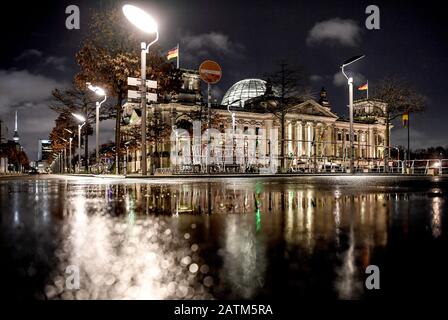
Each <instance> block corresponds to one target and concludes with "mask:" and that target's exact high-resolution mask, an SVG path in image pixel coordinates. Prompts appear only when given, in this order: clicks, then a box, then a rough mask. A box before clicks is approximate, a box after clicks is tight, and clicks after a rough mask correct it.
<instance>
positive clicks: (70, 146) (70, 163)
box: [64, 128, 73, 173]
mask: <svg viewBox="0 0 448 320" xmlns="http://www.w3.org/2000/svg"><path fill="white" fill-rule="evenodd" d="M64 130H65V131H67V132H68V133H70V139H69V144H70V145H69V152H70V158H69V161H68V163H69V166H68V173H72V140H73V138H72V136H71V135H72V134H73V132H72V131H71V130H69V129H67V128H65V129H64Z"/></svg>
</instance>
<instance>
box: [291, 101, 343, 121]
mask: <svg viewBox="0 0 448 320" xmlns="http://www.w3.org/2000/svg"><path fill="white" fill-rule="evenodd" d="M290 113H298V114H306V115H310V116H319V117H329V118H335V119H337V118H338V116H337V115H335V114H334V113H333V112H331V111H329V110H328V109H327V108H325V107H323V106H321V105H320V104H319V103H317V102H316V101H314V100H307V101H305V102H302V103H299V104H297V105H296V106H293V107H292V108H291V109H290Z"/></svg>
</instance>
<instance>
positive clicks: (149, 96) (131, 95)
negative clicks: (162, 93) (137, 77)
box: [128, 90, 157, 102]
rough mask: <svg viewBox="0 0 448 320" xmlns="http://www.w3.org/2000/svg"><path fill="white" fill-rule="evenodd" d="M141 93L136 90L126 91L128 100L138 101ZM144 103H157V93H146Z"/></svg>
mask: <svg viewBox="0 0 448 320" xmlns="http://www.w3.org/2000/svg"><path fill="white" fill-rule="evenodd" d="M141 96H142V93H141V92H140V91H136V90H128V99H140V98H141ZM146 101H150V102H157V93H152V92H146Z"/></svg>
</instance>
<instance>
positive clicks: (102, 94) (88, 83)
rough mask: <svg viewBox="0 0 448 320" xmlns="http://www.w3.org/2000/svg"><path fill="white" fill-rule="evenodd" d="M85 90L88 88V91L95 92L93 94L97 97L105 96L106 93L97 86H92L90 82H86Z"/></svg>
mask: <svg viewBox="0 0 448 320" xmlns="http://www.w3.org/2000/svg"><path fill="white" fill-rule="evenodd" d="M87 88H89V90H90V91H93V92H95V94H97V95H98V96H105V95H106V92H105V91H104V90H103V89H101V88H100V87H97V86H92V84H91V83H90V82H87Z"/></svg>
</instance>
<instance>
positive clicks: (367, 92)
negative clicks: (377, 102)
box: [367, 80, 369, 100]
mask: <svg viewBox="0 0 448 320" xmlns="http://www.w3.org/2000/svg"><path fill="white" fill-rule="evenodd" d="M367 100H369V80H367Z"/></svg>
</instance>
